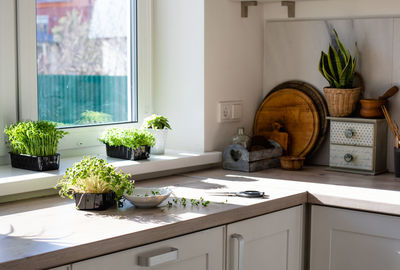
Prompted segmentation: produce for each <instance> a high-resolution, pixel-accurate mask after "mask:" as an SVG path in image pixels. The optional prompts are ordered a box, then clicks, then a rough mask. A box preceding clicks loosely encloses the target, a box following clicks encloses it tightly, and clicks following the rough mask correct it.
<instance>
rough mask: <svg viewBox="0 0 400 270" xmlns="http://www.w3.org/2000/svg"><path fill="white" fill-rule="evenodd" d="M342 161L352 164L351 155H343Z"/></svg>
mask: <svg viewBox="0 0 400 270" xmlns="http://www.w3.org/2000/svg"><path fill="white" fill-rule="evenodd" d="M343 158H344V161H346V162H352V161H353V155H352V154H346V155H344V157H343Z"/></svg>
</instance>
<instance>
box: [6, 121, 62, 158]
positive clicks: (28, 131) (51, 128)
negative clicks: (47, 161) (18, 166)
mask: <svg viewBox="0 0 400 270" xmlns="http://www.w3.org/2000/svg"><path fill="white" fill-rule="evenodd" d="M4 133H6V134H7V136H8V140H9V142H10V146H11V152H12V153H14V154H25V155H31V156H52V155H55V154H57V147H58V142H59V140H60V139H61V138H63V137H64V136H65V135H66V134H68V133H67V132H65V131H62V130H59V129H56V124H55V123H51V122H47V121H37V122H35V121H26V122H18V123H16V124H13V125H11V126H9V127H6V128H5V129H4Z"/></svg>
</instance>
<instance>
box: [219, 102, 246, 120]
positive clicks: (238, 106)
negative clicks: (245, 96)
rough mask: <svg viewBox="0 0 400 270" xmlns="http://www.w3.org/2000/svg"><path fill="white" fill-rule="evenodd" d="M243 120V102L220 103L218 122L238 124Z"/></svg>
mask: <svg viewBox="0 0 400 270" xmlns="http://www.w3.org/2000/svg"><path fill="white" fill-rule="evenodd" d="M241 118H242V101H223V102H219V103H218V122H219V123H225V122H237V121H240V119H241Z"/></svg>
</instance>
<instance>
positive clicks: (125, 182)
mask: <svg viewBox="0 0 400 270" xmlns="http://www.w3.org/2000/svg"><path fill="white" fill-rule="evenodd" d="M129 178H130V175H129V174H123V173H121V172H117V171H116V169H115V168H114V167H113V166H112V165H110V164H108V163H107V162H106V161H105V160H104V159H99V158H96V157H85V158H83V159H82V160H81V161H79V162H76V163H74V164H73V165H72V167H70V168H68V169H67V171H66V172H65V175H64V177H63V178H62V179H61V180H60V181H59V182H58V185H57V188H60V191H59V194H60V196H61V197H63V198H64V197H68V198H70V199H75V204H76V207H77V209H80V210H104V209H107V208H108V207H110V206H112V205H114V204H115V202H118V206H122V196H123V195H124V194H128V195H129V194H132V192H133V189H134V185H133V181H131V180H129Z"/></svg>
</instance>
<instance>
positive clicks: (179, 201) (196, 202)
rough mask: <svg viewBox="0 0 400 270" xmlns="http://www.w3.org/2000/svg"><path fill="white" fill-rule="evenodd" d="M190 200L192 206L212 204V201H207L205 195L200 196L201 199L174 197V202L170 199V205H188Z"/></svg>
mask: <svg viewBox="0 0 400 270" xmlns="http://www.w3.org/2000/svg"><path fill="white" fill-rule="evenodd" d="M188 202H190V205H191V206H197V207H198V206H199V205H201V206H203V207H207V206H208V205H209V204H210V201H205V200H204V198H203V197H200V199H198V200H196V199H186V198H184V197H183V198H180V199H179V198H173V199H172V202H170V201H168V204H167V205H168V207H172V206H173V205H182V206H183V207H186V206H187V205H188Z"/></svg>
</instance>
